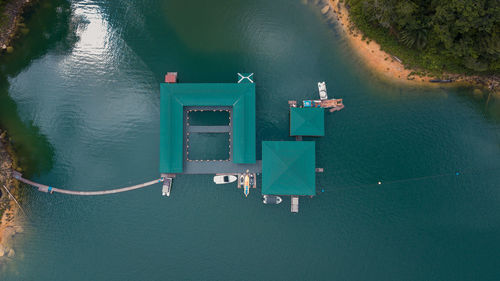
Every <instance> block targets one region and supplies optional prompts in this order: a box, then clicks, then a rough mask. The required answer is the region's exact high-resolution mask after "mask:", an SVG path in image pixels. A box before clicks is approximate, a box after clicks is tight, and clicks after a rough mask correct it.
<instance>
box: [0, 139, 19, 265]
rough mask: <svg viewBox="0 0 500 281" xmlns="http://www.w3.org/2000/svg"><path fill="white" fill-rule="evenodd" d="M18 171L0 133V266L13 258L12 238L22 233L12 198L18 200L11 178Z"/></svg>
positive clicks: (17, 193) (6, 140)
mask: <svg viewBox="0 0 500 281" xmlns="http://www.w3.org/2000/svg"><path fill="white" fill-rule="evenodd" d="M12 169H18V167H17V163H16V160H15V157H14V153H13V150H12V148H11V146H10V143H9V139H8V136H7V135H6V132H5V131H4V132H0V264H2V263H3V262H4V261H5V259H9V258H13V257H14V256H15V254H16V252H15V250H14V249H13V238H14V235H15V234H16V233H21V232H23V227H22V226H21V224H22V216H20V208H19V207H18V205H17V203H16V201H15V200H14V199H13V198H12V197H16V198H19V191H20V190H19V182H17V181H16V180H14V179H13V178H12V176H11V170H12Z"/></svg>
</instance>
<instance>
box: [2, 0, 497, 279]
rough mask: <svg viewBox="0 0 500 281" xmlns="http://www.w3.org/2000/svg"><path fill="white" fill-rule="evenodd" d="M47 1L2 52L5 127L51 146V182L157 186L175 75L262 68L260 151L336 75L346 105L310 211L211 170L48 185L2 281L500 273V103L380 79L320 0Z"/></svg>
mask: <svg viewBox="0 0 500 281" xmlns="http://www.w3.org/2000/svg"><path fill="white" fill-rule="evenodd" d="M42 6H43V7H42V8H41V9H40V11H39V12H38V13H35V14H33V15H31V17H29V18H28V20H27V21H28V27H29V28H30V33H29V34H28V35H26V36H25V38H23V39H21V40H20V41H18V43H17V45H15V46H14V47H15V50H16V51H15V52H14V54H12V55H9V56H5V57H2V58H1V59H0V61H1V65H2V72H1V74H0V75H1V80H0V83H1V87H0V90H1V91H3V92H0V94H1V96H0V97H1V98H2V104H1V106H2V111H3V112H6V110H10V112H11V114H8V115H2V124H7V125H4V126H7V127H8V126H10V128H15V127H16V125H18V124H26V125H25V126H24V127H25V129H24V130H23V131H21V130H20V132H17V133H16V132H13V134H14V136H13V137H14V138H16V136H17V137H18V139H20V140H22V141H19V142H20V144H19V145H20V146H22V147H28V148H30V149H31V150H32V151H33V153H37V157H35V158H33V159H35V160H36V161H35V160H33V161H35V162H36V163H35V164H33V165H36V166H37V167H38V170H39V171H41V172H40V174H39V175H36V174H35V176H33V178H34V179H35V180H37V181H40V182H43V183H50V184H51V185H54V186H57V187H62V188H71V189H74V190H92V189H97V188H112V187H116V186H124V185H129V184H133V183H140V182H144V181H146V180H150V179H154V178H157V177H158V161H159V157H158V153H159V147H158V146H159V111H160V108H159V83H160V82H161V81H162V79H163V75H164V74H165V73H166V72H167V71H177V72H179V79H180V82H234V81H235V80H236V73H237V72H254V73H255V80H256V83H257V84H256V85H257V141H258V143H260V141H262V140H264V139H265V140H286V139H289V137H288V131H287V129H288V104H287V101H288V100H292V99H295V100H302V99H311V98H316V96H317V89H316V82H317V81H323V80H324V81H327V87H328V90H329V93H330V95H331V96H334V97H342V98H344V103H345V104H346V108H345V109H344V110H342V111H340V112H337V113H334V114H327V115H326V120H325V122H326V124H325V125H326V128H325V129H326V136H325V137H323V138H319V139H316V140H317V145H316V146H317V150H318V152H317V165H318V166H319V167H323V168H324V169H325V173H324V174H322V175H320V176H318V179H317V186H318V187H319V188H318V191H320V193H321V194H320V195H319V196H316V197H315V198H313V199H309V198H304V199H301V202H300V213H299V214H291V213H290V206H289V199H288V198H285V199H284V202H283V203H282V204H281V205H278V206H268V205H263V204H262V203H261V197H260V195H259V190H257V191H254V190H252V191H251V193H250V195H249V197H248V198H244V195H243V193H242V191H241V190H238V189H237V188H236V187H234V186H229V185H223V186H218V185H217V186H216V185H215V184H213V183H212V178H211V177H210V176H201V175H200V176H182V175H181V176H179V177H177V178H176V179H175V182H174V187H173V190H172V195H171V197H170V198H165V197H162V196H161V187H160V186H153V187H150V188H146V189H142V190H138V191H134V192H128V193H123V194H119V195H111V196H104V197H91V198H80V197H79V198H77V197H70V196H64V195H59V194H54V195H48V194H42V193H38V192H36V191H34V190H32V191H30V192H29V194H28V198H27V200H26V203H25V208H26V211H27V213H28V214H29V222H28V223H27V225H26V227H25V229H26V231H25V234H22V235H20V236H18V238H17V240H16V241H17V245H16V252H17V255H16V258H14V259H13V260H10V261H8V262H7V263H6V264H5V265H3V266H2V268H1V271H0V277H1V278H0V279H1V280H195V279H198V280H200V279H201V280H235V279H236V280H297V279H302V280H332V279H340V280H368V279H375V280H494V279H499V277H500V272H499V271H500V270H499V269H498V264H499V263H500V255H499V254H498V253H499V252H500V238H499V237H500V204H499V203H500V189H499V186H500V163H499V160H500V157H499V156H500V130H499V124H500V105H499V102H498V99H495V98H492V97H490V98H489V99H488V94H487V93H486V92H485V93H484V94H483V96H481V95H477V94H476V95H473V94H472V90H471V89H467V88H460V89H451V88H437V89H422V88H410V87H403V86H395V85H390V84H387V83H385V82H382V81H380V80H378V79H377V78H376V77H374V76H373V75H372V74H370V73H369V72H367V71H366V70H365V69H364V68H363V67H362V65H361V63H360V62H359V61H358V59H357V58H356V57H355V56H354V55H353V54H352V53H351V52H350V51H349V49H348V47H347V46H346V43H345V42H344V41H343V40H342V37H341V35H340V34H339V33H338V32H337V31H336V30H335V29H334V28H333V26H334V24H333V23H332V22H330V20H329V19H327V18H325V17H323V16H322V15H321V13H320V6H318V5H314V4H312V3H309V4H304V2H300V1H285V0H280V1H278V0H276V1H264V0H255V1H230V0H225V1H224V0H222V1H210V3H208V1H189V2H186V1H180V0H176V1H153V0H151V1H118V0H116V1H91V0H88V1H71V2H69V3H68V2H64V1H48V2H47V3H46V4H43V5H42ZM13 108H14V109H13ZM16 113H17V114H16ZM30 124H31V125H30ZM26 151H28V153H26V155H28V156H29V155H32V154H31V153H29V150H28V149H26ZM260 151H261V148H260V147H259V146H258V147H257V153H258V155H259V157H258V158H260ZM28 156H26V157H28ZM37 161H38V162H37ZM27 162H29V161H27ZM457 171H459V172H460V174H459V175H458V176H456V175H455V173H456V172H457ZM378 181H381V182H382V184H381V185H377V184H376V183H377V182H378ZM322 189H323V190H324V192H321V190H322Z"/></svg>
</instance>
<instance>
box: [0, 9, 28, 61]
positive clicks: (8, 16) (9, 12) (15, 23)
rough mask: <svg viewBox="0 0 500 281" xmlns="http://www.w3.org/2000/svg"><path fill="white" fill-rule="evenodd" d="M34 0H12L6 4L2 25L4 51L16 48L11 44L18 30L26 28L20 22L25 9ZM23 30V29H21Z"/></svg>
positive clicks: (1, 40)
mask: <svg viewBox="0 0 500 281" xmlns="http://www.w3.org/2000/svg"><path fill="white" fill-rule="evenodd" d="M32 2H33V0H11V1H9V2H7V3H6V4H5V7H4V11H3V12H4V16H5V24H4V25H3V26H2V27H0V48H1V50H3V51H7V52H9V53H10V52H12V51H13V50H14V48H13V47H12V46H10V44H11V43H12V40H13V39H14V38H15V37H16V35H17V34H18V31H19V30H20V29H22V28H25V27H24V26H23V24H22V23H21V22H20V21H21V19H22V14H23V12H24V9H25V8H26V7H27V6H28V5H30V4H31V3H32ZM21 31H22V30H21Z"/></svg>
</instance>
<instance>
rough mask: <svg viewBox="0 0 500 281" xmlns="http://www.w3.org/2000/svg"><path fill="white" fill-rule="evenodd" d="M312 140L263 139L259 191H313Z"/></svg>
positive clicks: (293, 193) (308, 193) (313, 151)
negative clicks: (260, 186)
mask: <svg viewBox="0 0 500 281" xmlns="http://www.w3.org/2000/svg"><path fill="white" fill-rule="evenodd" d="M315 155H316V146H315V142H313V141H264V142H262V194H266V195H311V196H312V195H316V156H315Z"/></svg>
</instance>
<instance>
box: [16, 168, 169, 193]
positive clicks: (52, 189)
mask: <svg viewBox="0 0 500 281" xmlns="http://www.w3.org/2000/svg"><path fill="white" fill-rule="evenodd" d="M12 176H13V177H14V178H15V179H17V180H18V181H20V182H24V183H25V184H28V185H31V186H34V187H38V191H43V192H50V193H53V192H57V193H63V194H70V195H80V196H95V195H107V194H115V193H121V192H126V191H131V190H135V189H140V188H144V187H148V186H150V185H153V184H157V183H161V182H163V178H160V179H157V180H152V181H148V182H145V183H141V184H137V185H132V186H128V187H123V188H117V189H110V190H101V191H73V190H66V189H61V188H55V187H52V186H48V185H44V184H40V183H36V182H33V181H30V180H28V179H25V178H23V177H22V175H21V173H19V172H16V171H13V172H12Z"/></svg>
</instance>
